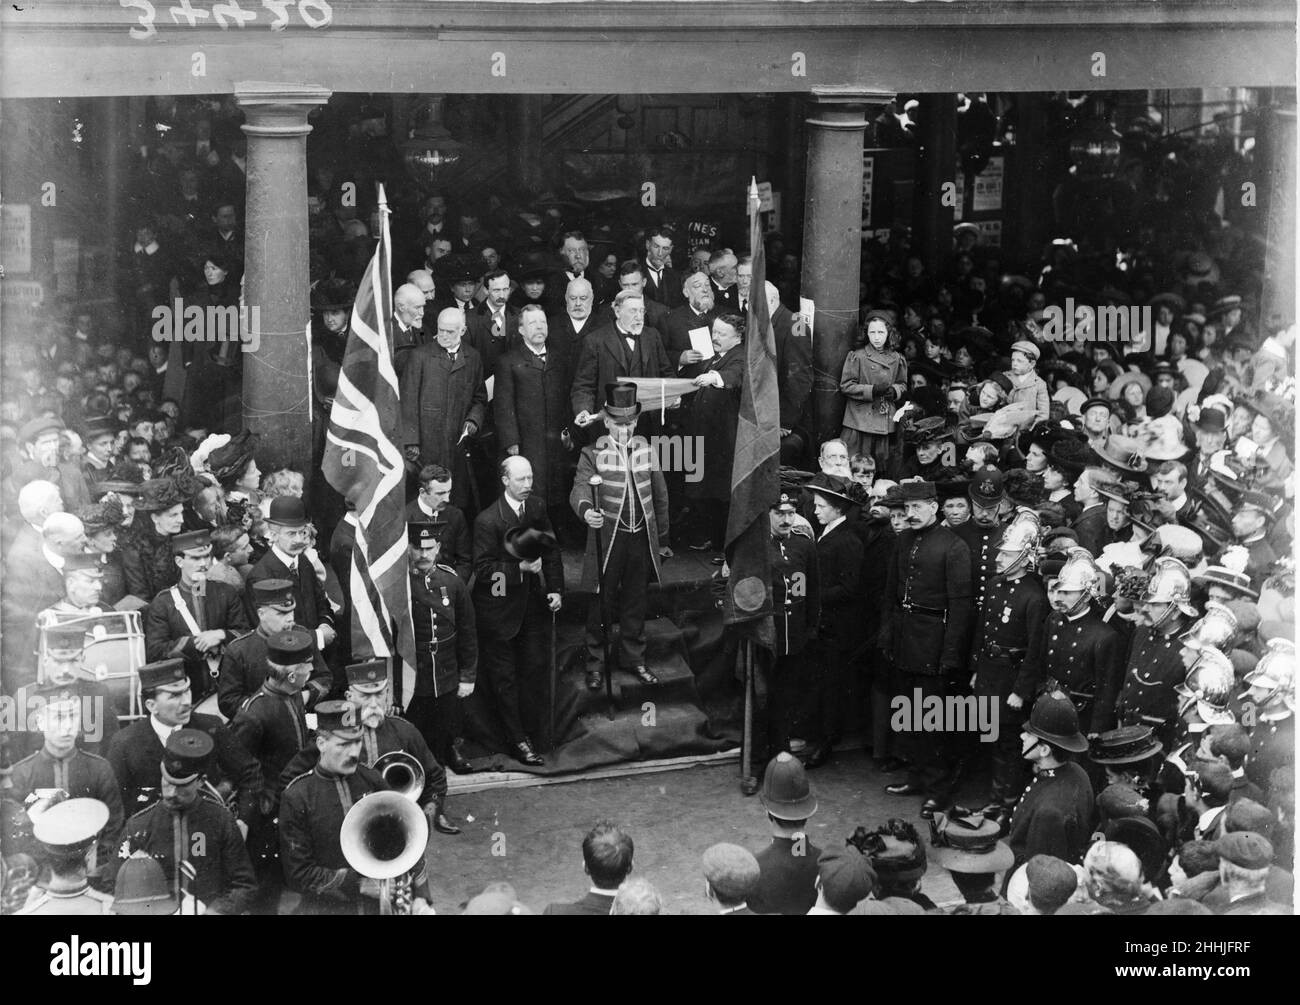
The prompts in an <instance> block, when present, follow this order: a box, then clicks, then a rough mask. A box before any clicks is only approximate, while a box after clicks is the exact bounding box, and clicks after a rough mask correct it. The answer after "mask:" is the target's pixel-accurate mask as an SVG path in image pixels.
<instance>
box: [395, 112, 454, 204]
mask: <svg viewBox="0 0 1300 1005" xmlns="http://www.w3.org/2000/svg"><path fill="white" fill-rule="evenodd" d="M443 100H444V98H443V96H442V95H437V96H432V97H430V98H429V99H428V101H427V102H426V103H425V104H424V107H423V108H422V109H421V110H420V112H419V113H417V117H416V124H415V127H414V128H413V129H412V130H411V134H410V137H409V138H408V139H407V140H406V142H404V143H403V144H402V163H403V164H405V165H406V171H407V173H408V174H409V175H410V176H411V178H412V179H414V180H415V182H416V184H419V185H423V186H425V187H427V188H433V187H435V186H436V185H437V183H438V179H439V178H440V177H441V175H442V173H443V171H444V170H445V169H446V168H448V167H450V166H452V165H453V164H455V163H457V162H458V161H459V160H460V158H461V155H462V153H463V152H464V147H463V145H462V144H460V143H458V142H457V141H456V140H454V139H453V138H452V135H451V133H449V132H447V127H446V126H444V125H443V124H442V103H443Z"/></svg>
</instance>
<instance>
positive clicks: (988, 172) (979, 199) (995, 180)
mask: <svg viewBox="0 0 1300 1005" xmlns="http://www.w3.org/2000/svg"><path fill="white" fill-rule="evenodd" d="M1003 164H1004V159H1003V158H1001V157H991V158H989V162H988V165H987V166H986V167H985V168H984V170H983V171H981V172H980V173H979V174H977V175H976V176H975V191H974V193H973V195H972V199H971V212H972V213H996V212H997V211H998V210H1000V209H1001V208H1002V176H1003Z"/></svg>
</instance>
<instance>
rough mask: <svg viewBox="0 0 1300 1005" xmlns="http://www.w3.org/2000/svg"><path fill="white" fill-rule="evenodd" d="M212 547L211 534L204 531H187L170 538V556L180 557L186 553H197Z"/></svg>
mask: <svg viewBox="0 0 1300 1005" xmlns="http://www.w3.org/2000/svg"><path fill="white" fill-rule="evenodd" d="M210 547H212V533H211V532H210V531H206V530H189V531H186V532H185V533H184V534H176V535H173V537H172V554H173V555H182V554H184V553H185V552H187V551H199V550H200V549H202V548H210Z"/></svg>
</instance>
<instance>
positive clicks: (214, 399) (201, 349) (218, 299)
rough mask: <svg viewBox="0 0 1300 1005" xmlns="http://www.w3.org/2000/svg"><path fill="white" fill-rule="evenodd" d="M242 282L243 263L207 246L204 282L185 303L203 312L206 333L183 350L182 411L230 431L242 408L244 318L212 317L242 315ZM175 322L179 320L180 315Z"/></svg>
mask: <svg viewBox="0 0 1300 1005" xmlns="http://www.w3.org/2000/svg"><path fill="white" fill-rule="evenodd" d="M239 283H240V266H239V263H238V262H237V261H235V260H233V259H232V258H231V257H230V256H228V255H227V254H226V253H225V252H224V251H219V250H213V251H209V252H208V254H207V255H206V256H205V257H204V259H203V278H202V281H201V283H199V285H198V286H197V287H196V288H195V289H192V290H191V291H190V294H189V299H188V300H187V301H186V307H187V308H188V307H191V306H194V307H198V308H199V309H200V311H201V318H202V319H203V322H202V324H203V338H202V340H201V341H198V342H191V341H188V340H186V341H185V343H184V346H183V350H182V353H181V360H182V366H183V367H184V368H185V393H184V398H183V401H182V413H183V414H184V416H185V418H186V420H187V421H190V422H201V423H203V425H204V427H205V428H207V429H210V430H212V431H213V432H217V433H220V432H227V431H228V429H227V427H228V426H229V425H230V424H231V423H233V422H238V421H239V414H240V413H241V412H242V408H241V402H242V397H241V390H242V384H241V380H242V378H241V376H240V375H241V374H242V372H243V368H242V360H243V343H242V341H241V338H240V336H241V334H242V330H241V327H240V326H241V325H242V319H240V321H239V323H237V324H235V325H234V326H231V325H229V324H222V325H220V326H219V327H215V328H214V327H211V326H210V324H209V322H210V321H212V319H215V318H221V317H224V318H229V317H230V316H231V315H232V314H234V315H235V316H238V310H239ZM210 308H211V309H210ZM173 323H174V324H180V323H181V319H179V318H177V319H174V321H173ZM223 328H224V331H223V330H222V329H223ZM172 359H173V360H174V359H175V354H174V353H173V354H172Z"/></svg>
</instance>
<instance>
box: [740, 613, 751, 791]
mask: <svg viewBox="0 0 1300 1005" xmlns="http://www.w3.org/2000/svg"><path fill="white" fill-rule="evenodd" d="M741 653H742V658H743V659H744V661H745V726H744V732H743V733H742V735H741V741H740V784H741V787H742V790H743V789H745V788H746V785H747V783H751V784H752V782H753V780H754V642H753V640H752V639H748V638H747V639H745V640H744V642H742V643H741Z"/></svg>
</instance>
